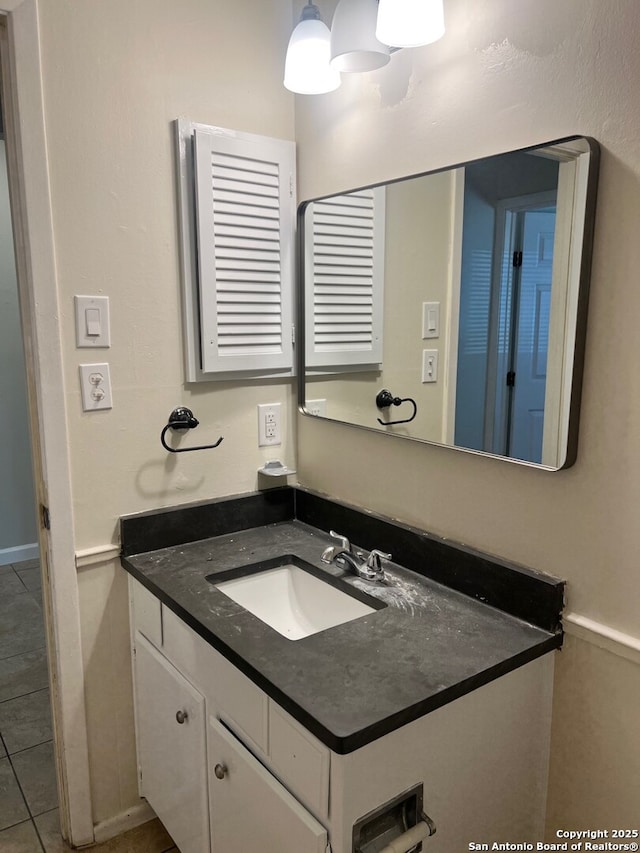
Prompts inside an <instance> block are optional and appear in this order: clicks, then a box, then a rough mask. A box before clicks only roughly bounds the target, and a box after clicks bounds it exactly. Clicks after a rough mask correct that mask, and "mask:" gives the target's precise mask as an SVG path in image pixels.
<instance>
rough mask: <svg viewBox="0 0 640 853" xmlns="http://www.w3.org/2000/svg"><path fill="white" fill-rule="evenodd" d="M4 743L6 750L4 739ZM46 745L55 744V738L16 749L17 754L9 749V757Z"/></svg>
mask: <svg viewBox="0 0 640 853" xmlns="http://www.w3.org/2000/svg"><path fill="white" fill-rule="evenodd" d="M0 737H1V735H0ZM3 742H4V745H5V749H6V748H7V744H6V741H4V738H3ZM45 743H53V738H49V739H48V740H41V741H40V743H33V744H31V746H25V748H24V749H16V751H15V752H11V753H10V752H9V750H8V749H7V756H8V757H11V756H14V755H22V753H23V752H28V751H29V750H30V749H35V748H36V747H37V746H44V744H45ZM11 766H12V767H13V765H11ZM48 811H52V809H49V810H48Z"/></svg>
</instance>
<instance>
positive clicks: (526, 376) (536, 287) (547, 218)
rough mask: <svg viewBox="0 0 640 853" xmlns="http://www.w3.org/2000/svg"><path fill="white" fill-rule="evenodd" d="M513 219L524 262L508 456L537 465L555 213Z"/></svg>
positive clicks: (519, 275)
mask: <svg viewBox="0 0 640 853" xmlns="http://www.w3.org/2000/svg"><path fill="white" fill-rule="evenodd" d="M516 220H519V221H517V231H518V232H519V233H521V234H522V243H521V246H522V249H521V251H522V256H521V257H522V262H521V265H520V266H519V268H518V270H517V275H516V276H515V277H514V278H515V279H516V281H517V285H518V286H517V288H516V292H515V293H514V296H515V298H514V306H513V315H514V316H513V325H514V335H513V351H512V357H511V373H510V376H509V387H510V396H511V400H510V416H509V430H508V434H507V447H506V453H507V455H508V456H512V457H515V458H516V459H526V460H528V461H529V462H541V461H542V430H543V425H544V401H545V389H546V378H547V347H548V342H549V315H550V306H551V276H552V267H553V244H554V232H555V220H556V213H555V208H552V209H547V210H526V211H520V212H519V213H518V214H517V215H516ZM514 251H520V250H514ZM519 257H520V256H518V259H519Z"/></svg>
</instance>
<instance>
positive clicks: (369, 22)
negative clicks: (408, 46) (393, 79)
mask: <svg viewBox="0 0 640 853" xmlns="http://www.w3.org/2000/svg"><path fill="white" fill-rule="evenodd" d="M377 16H378V0H340V2H339V3H338V5H337V7H336V11H335V12H334V15H333V22H332V24H331V66H332V68H335V69H337V70H338V71H345V72H362V71H374V70H375V69H376V68H382V66H383V65H386V64H387V62H389V59H390V52H389V48H388V47H387V45H386V44H382V42H380V41H378V39H377V38H376V19H377Z"/></svg>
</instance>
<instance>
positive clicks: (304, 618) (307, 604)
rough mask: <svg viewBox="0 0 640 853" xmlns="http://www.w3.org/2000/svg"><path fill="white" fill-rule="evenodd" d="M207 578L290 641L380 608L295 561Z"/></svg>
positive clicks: (374, 602) (373, 600)
mask: <svg viewBox="0 0 640 853" xmlns="http://www.w3.org/2000/svg"><path fill="white" fill-rule="evenodd" d="M300 562H301V561H300ZM316 571H318V573H320V571H319V570H316ZM207 580H208V581H210V582H211V583H214V584H215V585H216V587H217V588H218V589H219V590H220V592H222V593H224V594H225V595H227V596H228V597H229V598H231V599H233V601H235V602H236V604H239V605H240V606H241V607H244V608H245V610H248V611H249V612H250V613H253V615H254V616H257V617H258V619H261V620H262V621H263V622H266V624H267V625H270V626H271V627H272V628H274V629H275V630H276V631H278V632H279V633H280V634H282V635H283V636H284V637H287V638H288V639H289V640H300V639H302V638H303V637H309V636H310V635H311V634H317V633H318V632H319V631H324V630H326V629H327V628H333V627H334V626H335V625H342V624H343V623H344V622H350V621H351V620H352V619H358V618H359V617H360V616H366V615H367V614H368V613H373V612H374V611H375V610H377V609H379V608H380V604H379V603H378V602H377V601H376V600H375V599H372V603H373V604H374V606H372V607H371V606H369V605H368V604H365V603H364V602H363V601H361V600H359V597H358V598H356V597H354V595H352V594H351V593H350V592H343V591H342V590H341V589H338V588H337V587H336V586H334V585H333V584H332V583H330V582H329V581H328V580H326V581H325V580H323V579H322V578H320V577H317V576H316V574H311V573H310V572H309V571H307V570H305V569H302V568H300V566H298V565H295V564H294V563H293V562H284V563H283V564H281V565H277V566H275V567H273V568H266V569H265V570H263V571H255V572H253V573H251V574H244V575H243V576H240V577H235V578H233V579H231V580H223V581H222V582H220V583H218V582H217V581H216V576H215V575H209V576H208V578H207Z"/></svg>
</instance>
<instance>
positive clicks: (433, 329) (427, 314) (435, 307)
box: [422, 302, 440, 340]
mask: <svg viewBox="0 0 640 853" xmlns="http://www.w3.org/2000/svg"><path fill="white" fill-rule="evenodd" d="M439 337H440V303H439V302H423V303H422V339H423V340H426V339H427V338H439Z"/></svg>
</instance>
